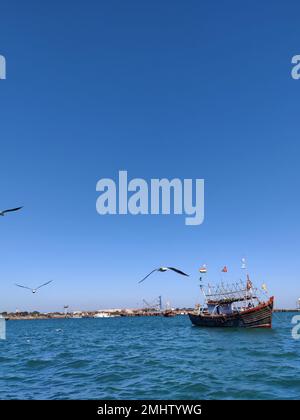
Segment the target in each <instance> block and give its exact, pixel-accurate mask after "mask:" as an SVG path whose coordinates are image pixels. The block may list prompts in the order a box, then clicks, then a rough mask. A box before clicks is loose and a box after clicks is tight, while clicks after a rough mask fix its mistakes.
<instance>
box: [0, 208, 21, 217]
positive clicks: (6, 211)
mask: <svg viewBox="0 0 300 420" xmlns="http://www.w3.org/2000/svg"><path fill="white" fill-rule="evenodd" d="M22 208H23V206H22V207H16V208H15V209H7V210H2V211H0V216H5V214H6V213H10V212H12V211H18V210H21V209H22Z"/></svg>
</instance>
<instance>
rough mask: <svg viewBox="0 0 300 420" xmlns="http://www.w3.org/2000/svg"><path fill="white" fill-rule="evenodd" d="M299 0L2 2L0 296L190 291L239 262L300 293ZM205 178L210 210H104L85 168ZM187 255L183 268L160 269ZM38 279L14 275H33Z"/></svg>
mask: <svg viewBox="0 0 300 420" xmlns="http://www.w3.org/2000/svg"><path fill="white" fill-rule="evenodd" d="M299 13H300V5H299V1H296V0H295V1H275V0H272V1H258V0H256V1H254V0H251V1H247V2H240V1H238V0H235V1H232V0H229V1H226V2H224V1H221V0H219V1H209V0H202V1H198V0H190V1H188V2H186V1H178V0H172V1H171V0H169V1H166V0H159V1H158V0H151V1H148V0H147V1H139V0H128V1H123V0H102V1H95V0H94V1H91V0H88V1H82V0H80V1H78V0H77V1H76V0H75V1H72V2H70V1H66V0H64V1H58V0H52V1H43V2H41V1H37V0H36V1H33V0H28V1H26V2H23V1H15V0H9V1H8V0H3V1H2V2H1V15H0V54H2V55H4V56H5V57H6V60H7V80H0V141H1V150H0V171H1V178H0V194H1V197H0V198H1V200H0V202H1V208H6V207H10V206H16V205H24V206H25V207H24V209H23V211H22V212H20V213H18V214H10V215H8V216H7V217H3V218H1V219H0V238H1V253H0V262H1V263H0V280H1V281H0V309H1V310H3V311H4V310H15V309H16V308H19V309H23V310H32V309H37V310H41V311H44V310H61V309H62V307H63V305H64V304H69V305H70V308H71V309H73V310H77V309H100V308H105V307H106V308H107V307H123V306H128V307H131V306H137V305H140V304H141V301H142V298H145V299H146V300H150V301H151V300H153V299H154V298H155V297H157V296H158V295H162V296H163V299H164V301H166V300H168V301H170V302H171V304H172V305H174V306H193V305H194V304H195V302H197V301H198V300H199V290H198V280H197V279H198V268H199V266H200V265H201V264H202V263H206V264H207V266H208V270H209V271H208V279H209V280H210V281H212V282H213V281H214V280H217V281H218V280H219V279H220V270H221V268H222V266H224V265H225V264H226V265H227V266H228V270H229V272H228V275H227V276H228V281H229V280H231V279H232V280H234V281H235V280H237V279H239V277H240V276H241V270H240V259H241V257H242V256H246V257H247V260H248V267H249V271H250V273H251V276H252V279H253V281H254V282H255V283H257V284H258V285H260V284H261V283H263V282H265V283H267V285H268V287H269V289H270V291H271V292H272V293H273V294H274V295H275V297H276V304H277V306H285V307H292V306H295V301H296V299H297V298H298V297H299V296H300V287H299V275H300V258H299V250H300V229H299V216H300V199H299V187H300V185H299V184H300V183H299V181H300V175H299V153H300V142H299V104H300V80H298V81H297V80H293V79H292V78H291V69H292V64H291V59H292V56H293V55H295V54H300V26H299ZM122 169H123V170H127V171H128V176H129V178H135V177H140V178H144V179H146V180H148V181H149V180H150V179H151V178H162V177H166V178H169V179H172V178H174V177H179V178H182V179H183V178H204V179H205V183H206V184H205V188H206V189H205V221H204V224H203V225H200V226H185V224H184V216H131V215H127V216H100V215H98V214H97V213H96V209H95V204H96V199H97V197H98V193H97V192H96V182H97V181H98V180H99V179H100V178H104V177H106V178H107V177H108V178H115V179H116V178H117V175H118V171H119V170H122ZM160 265H170V266H175V267H178V268H181V269H183V270H185V271H187V272H188V273H190V274H191V277H190V278H184V277H179V276H176V275H175V274H173V273H164V274H162V273H158V274H157V275H155V276H153V277H152V279H151V280H150V279H149V281H148V282H145V283H143V284H142V285H138V284H137V281H138V280H139V279H140V278H141V277H143V276H144V275H145V274H147V273H148V272H149V271H150V270H152V269H153V268H155V267H156V266H160ZM50 279H53V280H54V281H55V282H54V283H52V284H51V285H49V286H47V288H46V287H45V288H44V289H41V291H40V293H39V294H36V295H32V294H31V293H29V292H27V291H26V290H22V289H18V288H17V287H15V286H14V283H15V282H18V283H22V284H27V285H31V286H36V285H37V284H39V283H43V282H45V281H48V280H50Z"/></svg>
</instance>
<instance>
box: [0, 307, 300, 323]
mask: <svg viewBox="0 0 300 420" xmlns="http://www.w3.org/2000/svg"><path fill="white" fill-rule="evenodd" d="M189 312H193V309H186V308H185V309H176V310H165V311H161V312H160V311H145V310H129V309H124V310H115V311H114V310H109V311H105V310H104V311H83V312H76V313H67V314H65V313H59V312H50V313H38V312H23V313H6V312H4V313H2V317H4V318H5V319H6V320H7V321H20V320H37V319H82V318H120V317H144V316H163V317H174V316H180V315H181V316H182V315H188V313H189ZM274 312H300V309H274Z"/></svg>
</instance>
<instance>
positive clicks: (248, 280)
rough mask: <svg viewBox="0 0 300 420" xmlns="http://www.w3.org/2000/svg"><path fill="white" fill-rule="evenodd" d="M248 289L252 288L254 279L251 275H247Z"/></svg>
mask: <svg viewBox="0 0 300 420" xmlns="http://www.w3.org/2000/svg"><path fill="white" fill-rule="evenodd" d="M246 287H247V290H250V289H252V281H251V280H250V278H249V276H247V286H246Z"/></svg>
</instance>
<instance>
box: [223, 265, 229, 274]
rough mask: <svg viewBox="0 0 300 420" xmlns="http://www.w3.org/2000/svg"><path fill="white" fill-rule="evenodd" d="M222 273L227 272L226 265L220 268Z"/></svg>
mask: <svg viewBox="0 0 300 420" xmlns="http://www.w3.org/2000/svg"><path fill="white" fill-rule="evenodd" d="M222 273H228V269H227V267H226V265H224V267H223V269H222Z"/></svg>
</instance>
